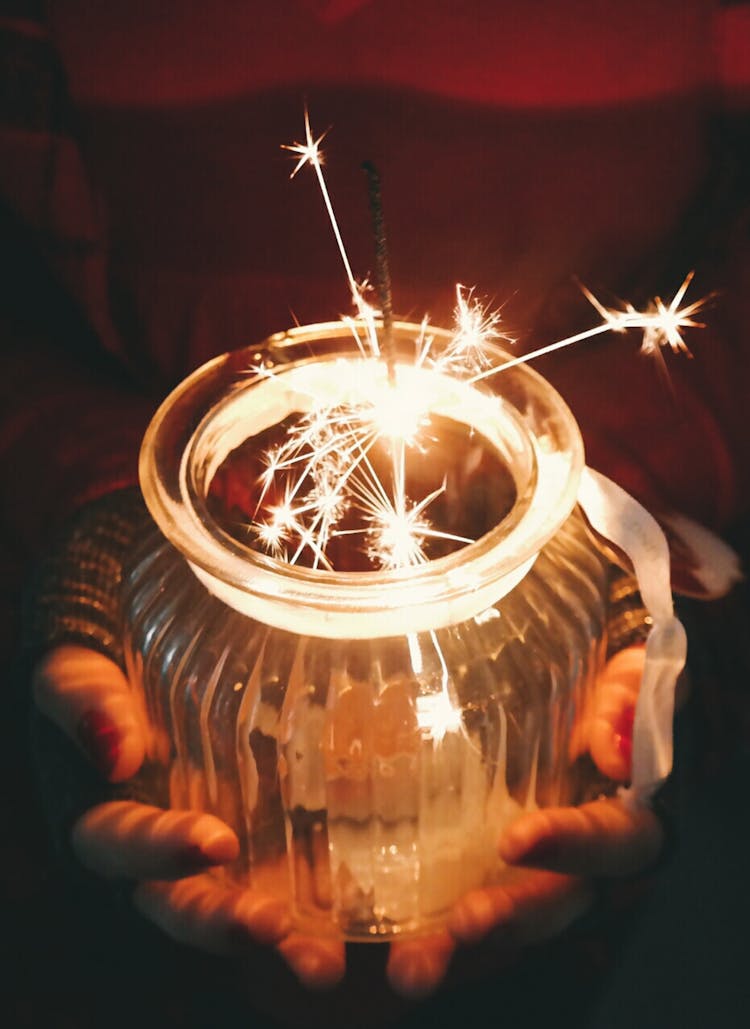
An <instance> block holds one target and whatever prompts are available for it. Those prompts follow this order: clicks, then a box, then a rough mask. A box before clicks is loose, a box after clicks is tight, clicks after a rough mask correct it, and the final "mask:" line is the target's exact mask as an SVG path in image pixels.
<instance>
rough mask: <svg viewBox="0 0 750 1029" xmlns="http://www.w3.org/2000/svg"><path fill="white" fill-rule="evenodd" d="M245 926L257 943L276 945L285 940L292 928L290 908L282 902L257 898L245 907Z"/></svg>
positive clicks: (242, 924) (271, 898)
mask: <svg viewBox="0 0 750 1029" xmlns="http://www.w3.org/2000/svg"><path fill="white" fill-rule="evenodd" d="M237 924H238V925H241V926H243V928H244V929H245V931H246V932H247V934H248V937H249V938H250V937H251V938H252V939H253V940H254V941H255V942H256V943H265V944H269V945H271V944H274V943H278V942H279V940H283V939H284V937H285V936H287V935H288V933H289V931H290V929H291V928H292V921H291V918H290V916H289V908H288V907H287V905H286V904H285V903H284V901H282V900H276V899H275V898H273V897H259V896H255V897H253V898H252V901H251V902H250V903H248V904H247V905H245V906H244V911H243V920H242V921H241V922H238V923H237Z"/></svg>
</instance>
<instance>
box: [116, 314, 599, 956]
mask: <svg viewBox="0 0 750 1029" xmlns="http://www.w3.org/2000/svg"><path fill="white" fill-rule="evenodd" d="M429 332H430V334H431V336H430V339H431V353H435V354H439V353H440V349H441V347H447V346H448V345H449V343H450V335H449V334H448V333H445V332H443V331H442V330H438V329H430V330H429ZM424 333H425V328H424V326H416V325H410V324H407V323H397V324H396V326H395V327H394V337H395V343H396V350H397V357H396V371H395V373H396V376H397V379H398V385H399V388H406V390H407V394H406V395H409V396H415V397H416V396H419V397H420V398H421V401H420V403H421V409H422V410H423V411H426V412H427V414H428V417H429V418H431V419H433V420H434V421H435V423H437V422H440V421H441V420H442V422H443V423H446V424H448V423H450V424H451V425H453V426H458V428H459V430H460V431H459V436H460V439H461V441H463V442H460V444H459V446H458V453H459V458H458V462H457V467H460V468H462V467H463V466H464V465H465V464H467V463H468V459H467V460H466V461H464V457H462V456H461V455H462V454H463V450H462V449H461V448H462V447H464V449H465V447H466V446H468V444H467V442H466V441H474V443H476V442H477V441H480V442H481V448H482V449H483V451H484V452H485V453H489V454H490V455H491V458H492V460H493V461H494V462H495V463H494V465H493V467H494V468H495V469H496V474H493V475H485V474H484V473H483V472H481V470H480V473H479V474H474V475H473V477H472V476H465V477H464V478H462V479H461V480H460V485H461V488H460V490H459V491H458V497H459V500H460V501H462V504H461V505H460V506H466V504H468V505H469V506H471V504H473V503H474V501H475V499H476V496H477V495H478V494H477V490H478V491H479V494H481V503H482V504H483V505H484V508H485V509H489V510H490V511H497V512H500V513H499V515H498V518H497V523H496V524H495V523H493V524H491V525H489V526H488V527H487V531H483V532H482V534H481V535H480V536H479V538H478V539H476V540H475V541H473V542H470V543H468V544H466V545H462V546H460V547H459V548H458V549H454V550H452V551H451V552H447V553H441V554H440V556H438V557H436V558H434V559H432V560H427V561H425V562H424V563H419V564H415V565H413V566H409V567H401V568H393V569H389V568H386V569H380V570H373V569H369V570H363V571H362V570H360V571H333V570H330V569H328V568H322V567H319V566H318V567H316V564H317V562H315V561H313V562H311V565H312V566H311V567H305V566H301V565H298V564H293V563H290V562H289V561H286V560H281V559H280V558H278V557H274V556H272V555H271V554H267V553H262V552H260V551H259V550H258V549H257V547H255V546H253V545H250V544H249V543H248V541H247V539H246V538H245V536H243V531H241V530H237V529H236V527H234V528H233V527H232V526H231V525H230V523H229V522H228V521H227V519H226V518H225V517H223V516H222V510H223V512H224V514H226V504H225V506H224V508H223V509H220V508H221V505H219V508H217V502H216V497H215V493H216V490H215V486H216V483H217V482H218V481H219V480H220V478H221V475H222V470H223V469H224V468H225V467H226V463H227V461H228V460H232V455H236V454H238V453H240V452H242V450H243V448H244V449H245V450H247V449H248V447H249V448H250V451H252V450H253V448H254V447H255V442H256V441H259V440H260V439H261V438H264V434H267V433H268V432H269V431H271V430H273V429H274V427H276V426H278V425H279V424H281V423H283V422H284V420H285V419H286V418H288V417H289V416H290V414H294V413H295V412H301V411H302V412H304V411H309V409H310V407H311V404H314V403H317V402H318V401H319V399H320V397H321V396H323V395H324V396H325V397H326V402H327V403H329V402H330V403H333V404H336V403H341V404H347V403H359V402H360V401H361V400H362V397H363V396H365V395H369V394H368V391H369V390H371V389H374V388H380V387H381V386H383V385H384V382H385V378H386V377H387V376H388V374H389V373H388V370H387V369H386V366H385V363H384V362H383V361H380V360H375V359H370V358H367V357H365V356H363V354H362V353H361V352H360V351H359V350H358V349H357V347H356V345H355V343H354V340H353V336H352V331H351V328H349V327H347V326H346V325H343V324H342V323H332V324H325V325H317V326H309V327H302V328H297V329H293V330H291V331H289V332H287V333H280V334H278V335H276V336H273V337H271V338H270V339H269V340H267V341H266V343H264V344H263V345H261V346H260V347H251V348H247V349H246V350H240V351H237V352H234V353H231V354H228V355H225V356H223V357H220V358H217V359H216V360H214V361H212V362H211V363H209V364H208V365H206V366H204V367H203V368H201V369H199V370H198V371H197V372H195V373H194V374H193V375H192V376H191V377H190V378H188V379H187V380H186V381H185V382H184V383H182V385H180V386H179V387H178V388H177V389H176V390H175V391H174V392H173V393H172V395H171V396H170V397H169V398H168V399H167V400H166V401H165V402H164V404H163V405H162V407H161V408H160V410H159V411H158V412H157V414H156V416H155V418H154V420H153V422H152V424H151V426H150V428H149V430H148V433H147V435H146V438H145V441H144V445H143V451H142V457H141V484H142V489H143V493H144V496H145V499H146V502H147V505H148V507H149V509H150V511H151V513H152V515H153V517H154V519H155V522H156V524H157V526H158V531H156V532H155V533H154V535H153V536H152V537H150V538H148V539H145V540H144V541H143V542H142V544H141V547H140V549H139V552H138V553H137V555H136V556H135V558H134V561H133V563H132V566H131V568H130V570H129V572H128V574H127V576H126V582H125V591H124V609H125V617H126V660H127V667H128V674H129V677H130V680H131V683H132V685H133V688H134V690H135V691H136V693H137V696H138V697H139V698H140V700H141V703H142V706H143V711H144V717H145V720H146V722H147V725H148V730H149V743H148V754H147V761H148V768H149V770H150V774H151V777H152V782H153V789H154V795H155V797H157V798H158V799H160V800H161V802H163V803H165V804H168V805H170V806H171V807H174V808H193V809H199V810H204V811H209V812H211V813H213V814H215V815H217V816H218V817H219V818H221V819H223V820H224V821H225V822H227V823H228V824H229V825H230V826H231V827H232V828H233V829H234V830H235V831H236V833H237V835H238V837H239V839H240V844H241V853H240V856H239V858H238V860H237V861H236V862H235V863H234V864H233V865H232V866H230V867H227V868H226V869H224V870H223V871H222V873H221V874H224V875H227V876H228V877H230V878H231V879H233V880H236V881H238V882H240V883H245V884H251V885H254V886H257V887H258V888H259V889H263V890H267V891H270V892H272V893H274V894H277V895H281V896H284V897H286V898H288V899H289V902H290V905H291V907H292V910H293V912H294V915H295V917H296V920H297V923H298V925H299V926H300V927H302V928H304V929H307V930H312V931H315V932H319V933H325V932H328V933H331V932H333V933H338V934H340V935H342V936H344V937H345V938H347V939H350V940H378V939H385V938H388V937H389V936H391V935H395V934H398V933H410V932H417V931H421V930H423V929H425V928H427V927H429V926H431V925H433V924H436V923H439V922H440V921H441V920H442V919H444V918H445V916H446V915H447V913H448V911H449V910H450V908H451V906H452V905H453V904H454V903H455V901H456V900H457V899H458V898H459V897H460V896H461V895H462V894H463V893H465V892H466V891H467V890H468V889H470V888H473V887H476V886H479V885H482V884H484V883H487V882H489V881H492V880H495V879H497V878H498V877H501V876H502V874H503V868H502V865H501V863H500V861H499V858H498V857H497V853H496V844H497V839H498V836H499V833H500V831H501V829H502V827H503V826H504V825H505V824H506V823H507V822H508V821H509V820H511V819H513V818H514V817H516V816H517V814H518V813H519V812H520V811H522V810H529V809H533V808H535V807H537V806H543V805H551V804H561V803H562V804H566V803H575V802H577V801H579V800H580V799H582V797H583V796H584V793H585V790H586V783H587V775H588V774H590V770H591V766H590V763H589V762H588V760H587V758H586V754H585V745H584V742H583V741H584V735H585V734H584V732H583V729H582V727H583V726H584V725H585V723H586V719H587V717H588V715H587V712H588V709H589V706H590V704H591V702H592V698H593V692H594V684H595V680H596V677H597V674H598V671H599V669H600V667H601V664H602V661H603V659H604V654H605V650H606V620H607V593H608V568H609V565H608V561H607V559H606V557H605V556H604V554H603V553H602V551H601V550H600V548H599V547H598V545H597V544H596V543H595V541H594V540H593V538H592V536H591V534H590V533H589V531H588V529H587V527H586V524H585V522H584V519H583V516H582V515H581V513H580V511H579V509H578V508H577V506H576V495H577V488H578V481H579V477H580V474H581V470H582V468H583V447H582V442H581V438H580V434H579V432H578V428H577V426H576V423H575V421H574V419H573V417H572V415H571V413H570V411H569V410H568V408H567V407H566V406H565V404H564V403H563V401H562V400H561V398H560V397H559V396H558V394H557V393H556V392H555V391H554V390H553V389H552V388H551V387H550V386H549V384H548V383H547V382H545V381H544V380H543V379H542V378H541V377H540V376H539V375H537V374H536V373H535V372H533V371H532V370H531V369H529V368H527V367H525V366H515V367H513V368H509V369H508V370H507V371H504V372H501V373H499V374H496V375H494V376H492V377H490V378H488V379H487V380H486V381H481V382H476V383H473V382H470V381H461V380H459V379H457V378H455V377H454V376H453V375H451V374H447V373H446V372H445V371H442V370H441V368H440V365H439V362H438V363H436V364H435V365H431V366H428V365H427V363H426V362H423V361H422V362H421V363H420V361H421V359H420V356H419V355H420V353H421V351H420V349H419V348H420V346H423V341H424V338H425V337H424ZM420 341H421V342H420ZM490 352H491V357H492V360H493V363H497V364H501V363H502V362H503V361H504V360H507V359H508V358H507V355H505V354H504V353H503V352H502V351H500V350H498V349H496V348H495V349H493V348H490ZM391 374H393V373H392V372H391ZM384 388H385V387H384ZM256 449H257V448H256ZM475 456H476V455H475ZM432 461H433V456H430V457H429V460H426V461H425V464H427V465H429V464H430V463H431V462H432ZM454 463H455V462H454ZM446 474H447V473H446ZM462 474H463V473H462ZM249 488H251V489H252V488H254V487H253V484H252V483H250V484H249ZM501 490H502V491H504V496H503V497H502V498H500V499H499V500H497V498H496V497H495V493H497V492H499V491H501ZM464 500H465V502H466V504H463V501H464ZM496 500H497V502H495V501H496ZM488 504H489V508H487V505H488ZM493 505H494V506H493ZM217 511H219V513H218V514H217ZM252 513H253V509H252V504H251V506H250V509H249V510H248V515H249V516H251V515H252Z"/></svg>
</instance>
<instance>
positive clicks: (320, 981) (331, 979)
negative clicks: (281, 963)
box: [287, 950, 341, 990]
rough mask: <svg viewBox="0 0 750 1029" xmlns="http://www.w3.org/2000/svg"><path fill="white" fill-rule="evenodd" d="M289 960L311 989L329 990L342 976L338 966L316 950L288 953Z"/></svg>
mask: <svg viewBox="0 0 750 1029" xmlns="http://www.w3.org/2000/svg"><path fill="white" fill-rule="evenodd" d="M287 961H288V962H289V966H290V968H291V969H292V971H293V972H294V974H295V975H296V976H297V978H298V979H299V980H300V982H301V983H302V984H303V985H304V986H307V987H308V989H311V990H328V989H330V988H331V987H332V986H335V985H336V984H337V983H338V982H339V979H340V978H341V976H340V972H339V969H338V966H335V964H334V963H333V962H331V961H330V960H329V959H328V958H327V957H326V956H325V955H323V954H321V953H319V952H318V951H315V950H304V951H300V952H298V953H296V954H294V955H287Z"/></svg>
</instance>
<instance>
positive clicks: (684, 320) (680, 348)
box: [581, 271, 710, 356]
mask: <svg viewBox="0 0 750 1029" xmlns="http://www.w3.org/2000/svg"><path fill="white" fill-rule="evenodd" d="M694 274H695V272H693V271H691V272H688V274H687V275H686V276H685V278H684V279H683V281H682V285H681V286H680V288H679V289H678V290H677V292H676V293H675V295H674V296H673V297H672V300H671V301H670V303H669V304H668V305H667V304H665V303H664V301H663V300H662V299H661V297H654V299H653V300H652V302H651V304H650V305H649V307H648V308H647V309H646V310H645V311H642V312H639V311H636V309H635V308H634V307H633V305H632V304H625V305H624V309H623V310H621V311H618V310H617V309H616V308H607V307H605V306H604V305H603V304H601V303H600V302H599V301H598V300H597V299H596V297H595V296H594V294H593V293H592V292H591V291H590V290H589V289H587V288H586V287H585V286H581V291H582V292H583V295H584V296H585V297H586V299H587V300H588V301H589V303H590V304H592V305H593V307H595V308H596V310H597V311H598V312H599V314H600V315H601V316H602V318H603V319H604V321H605V324H606V326H607V327H608V328H610V329H612V331H614V332H623V331H625V330H626V329H642V330H643V342H642V343H641V353H643V354H648V355H649V356H654V355H658V354H660V352H661V350H662V349H664V348H666V347H669V348H671V350H672V351H673V352H674V353H675V354H677V353H680V352H682V353H683V354H687V355H688V356H692V355H691V354H690V351H689V350H688V347H687V344H686V343H685V340H684V339H683V337H682V333H681V332H680V330H681V329H686V328H694V329H703V328H705V323H704V322H698V321H696V320H695V319H694V318H693V315H694V314H697V313H698V312H699V311H701V310H703V308H704V307H705V306H706V304H707V303H708V301H709V299H710V297H701V298H700V300H695V301H693V303H692V304H688V305H687V307H682V308H681V307H680V304H681V303H682V300H683V297H684V296H685V294H686V293H687V290H688V287H689V286H690V283H691V282H692V281H693V276H694Z"/></svg>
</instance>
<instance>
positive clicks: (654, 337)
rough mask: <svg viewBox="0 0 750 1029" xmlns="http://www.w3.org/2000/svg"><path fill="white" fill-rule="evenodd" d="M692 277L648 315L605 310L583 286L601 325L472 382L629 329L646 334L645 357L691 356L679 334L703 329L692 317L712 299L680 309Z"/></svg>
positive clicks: (630, 309)
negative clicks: (668, 352)
mask: <svg viewBox="0 0 750 1029" xmlns="http://www.w3.org/2000/svg"><path fill="white" fill-rule="evenodd" d="M693 275H694V272H692V271H691V272H689V273H688V274H687V275H686V276H685V278H684V280H683V282H682V284H681V286H680V288H679V289H678V290H677V292H676V293H675V295H674V297H673V298H672V300H671V301H670V303H669V305H666V304H665V303H664V302H663V301H662V300H661V298H660V297H655V298H654V300H653V301H652V302H651V303H650V305H649V306H648V308H647V309H646V310H645V311H637V310H636V309H635V307H633V305H632V304H625V305H624V309H623V310H618V309H617V308H608V307H605V306H604V305H603V304H602V303H601V302H600V301H599V300H598V299H597V298H596V297H595V296H594V294H593V293H592V292H591V291H590V290H589V289H587V288H586V287H585V286H582V287H581V290H582V292H583V294H584V296H585V297H586V299H587V300H588V301H589V303H590V304H591V305H592V306H593V307H594V308H595V309H596V310H597V311H598V312H599V314H600V315H601V316H602V319H603V320H602V322H601V324H599V325H595V326H594V327H593V328H592V329H586V330H585V331H584V332H578V333H576V334H575V335H573V336H567V337H566V338H565V339H560V340H557V341H556V342H555V343H549V344H548V345H547V346H544V347H539V349H537V350H532V351H531V352H530V353H528V354H521V355H520V356H519V357H514V358H511V359H510V360H509V361H506V362H504V363H503V364H500V365H496V366H494V367H491V368H488V369H487V370H486V371H482V372H479V373H478V374H476V375H474V376H473V378H471V379H470V380H469V381H470V382H478V381H479V380H481V379H486V378H489V377H490V376H491V375H496V374H497V373H498V372H503V371H507V370H508V369H510V368H514V367H515V366H516V365H519V364H526V362H527V361H533V360H535V359H536V358H538V357H543V356H544V355H545V354H551V353H553V352H554V351H556V350H562V349H564V348H565V347H569V346H572V345H573V344H574V343H582V342H583V341H584V340H587V339H592V338H593V337H594V336H600V335H601V334H602V333H605V332H625V331H627V330H628V329H642V330H643V342H642V343H641V352H642V353H644V354H649V355H652V356H658V357H661V352H662V349H663V348H664V347H670V348H671V349H672V350H673V351H674V352H675V353H677V352H678V351H682V352H683V353H687V354H689V353H690V351H689V350H688V348H687V345H686V344H685V341H684V339H683V338H682V334H681V332H680V330H681V329H684V328H690V327H696V328H703V327H704V326H703V323H702V322H697V321H695V319H694V318H693V315H694V314H696V313H697V312H698V311H700V310H701V309H702V308H703V307H705V305H706V304H707V303H708V300H709V299H710V298H709V297H702V298H701V299H700V300H696V301H693V303H692V304H688V306H687V307H682V308H681V307H680V306H679V305H680V303H681V302H682V299H683V297H684V296H685V293H686V291H687V288H688V286H689V285H690V283H691V281H692V279H693Z"/></svg>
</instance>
